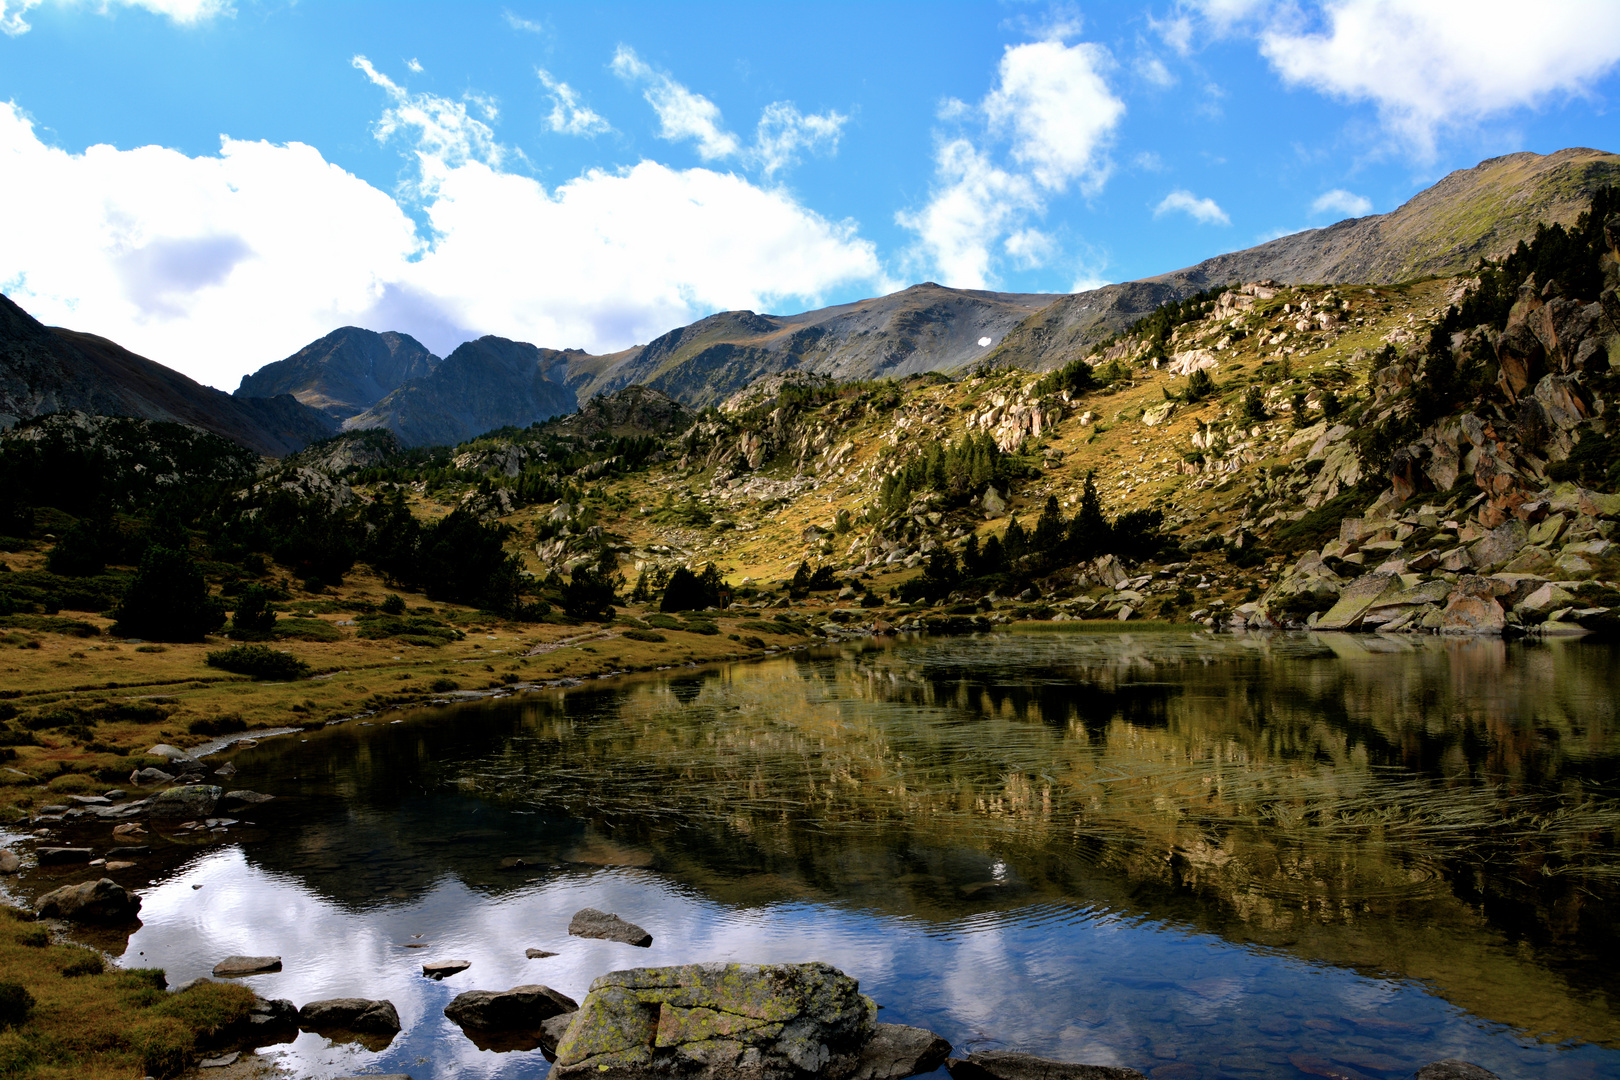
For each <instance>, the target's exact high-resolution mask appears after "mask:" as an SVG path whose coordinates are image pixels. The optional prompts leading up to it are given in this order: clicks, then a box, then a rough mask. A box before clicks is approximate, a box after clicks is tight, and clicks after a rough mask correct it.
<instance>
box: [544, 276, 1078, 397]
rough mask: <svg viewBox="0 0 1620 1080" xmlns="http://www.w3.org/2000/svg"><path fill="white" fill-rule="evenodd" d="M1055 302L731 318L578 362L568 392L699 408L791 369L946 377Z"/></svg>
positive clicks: (884, 301)
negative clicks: (650, 393)
mask: <svg viewBox="0 0 1620 1080" xmlns="http://www.w3.org/2000/svg"><path fill="white" fill-rule="evenodd" d="M1058 299H1059V296H1057V295H1055V294H1051V293H996V292H985V291H982V290H978V289H947V288H945V287H944V286H942V285H936V284H934V283H933V282H926V283H924V284H922V285H913V286H912V287H911V288H909V289H906V290H904V291H902V292H897V293H891V294H889V295H888V296H879V297H876V298H874V299H870V300H858V301H856V302H855V303H852V304H839V305H837V306H836V307H828V308H821V309H819V310H817V311H807V312H805V313H803V314H802V315H756V314H755V313H754V312H752V311H725V312H721V313H720V314H718V315H711V316H709V317H708V318H706V319H700V320H699V321H697V322H695V323H693V324H691V325H690V326H683V327H681V328H680V329H677V330H671V331H670V332H669V333H667V334H665V335H663V336H662V337H660V338H658V339H656V340H654V341H652V342H649V343H648V344H646V345H638V346H636V347H635V348H633V349H626V350H625V351H623V352H619V353H613V354H611V355H608V356H584V355H581V356H579V357H578V358H577V359H575V360H573V361H572V362H571V363H570V364H569V367H568V376H567V378H568V384H569V385H570V386H572V387H573V388H574V389H575V390H576V391H577V392H578V393H579V395H580V396H581V397H590V396H592V395H594V394H600V393H606V392H610V391H613V390H617V389H619V388H621V387H624V386H629V385H631V384H640V385H643V386H649V387H652V388H653V389H655V390H660V391H662V392H664V393H666V394H668V395H669V396H671V397H673V398H676V399H678V400H680V401H684V402H686V403H687V404H689V405H700V406H701V405H712V404H716V403H718V402H720V401H723V400H725V399H726V398H727V397H730V396H731V395H732V394H733V393H735V392H736V391H738V390H741V389H743V388H744V387H746V386H747V385H749V384H750V383H752V382H753V381H754V380H755V379H758V378H760V377H761V376H764V375H770V374H773V373H775V372H779V371H788V370H793V369H804V370H808V371H814V372H818V373H821V374H825V375H831V376H833V377H834V378H838V379H869V378H877V377H882V376H890V375H895V376H899V375H910V374H913V373H915V372H919V371H941V370H946V371H948V370H953V369H956V368H960V367H965V366H967V365H969V364H971V363H972V362H973V361H974V360H976V359H978V358H980V357H983V356H984V355H986V354H987V353H988V352H989V351H990V348H991V347H993V346H994V345H995V344H996V343H997V342H999V341H1000V340H1001V338H1002V336H1003V335H1004V334H1006V333H1007V331H1009V330H1011V329H1012V328H1013V327H1014V326H1017V325H1018V324H1019V323H1021V322H1022V321H1023V320H1024V319H1026V318H1027V317H1029V316H1030V315H1032V314H1034V313H1035V312H1038V311H1040V310H1041V309H1043V308H1045V307H1047V306H1049V305H1050V304H1052V303H1053V302H1054V301H1056V300H1058ZM984 339H988V341H987V342H986V344H983V345H981V344H979V342H980V341H981V340H984Z"/></svg>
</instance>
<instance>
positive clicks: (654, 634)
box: [623, 626, 669, 642]
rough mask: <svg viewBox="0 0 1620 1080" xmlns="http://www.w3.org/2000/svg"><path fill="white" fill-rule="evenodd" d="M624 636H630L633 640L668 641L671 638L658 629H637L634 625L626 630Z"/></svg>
mask: <svg viewBox="0 0 1620 1080" xmlns="http://www.w3.org/2000/svg"><path fill="white" fill-rule="evenodd" d="M623 636H624V637H626V638H628V639H629V640H631V641H651V642H658V641H668V640H669V638H667V637H665V636H664V635H663V634H660V633H659V632H658V631H656V630H637V629H636V628H635V627H633V626H632V627H631V628H630V629H628V630H626V631H624V633H623Z"/></svg>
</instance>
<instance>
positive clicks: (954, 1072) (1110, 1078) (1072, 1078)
mask: <svg viewBox="0 0 1620 1080" xmlns="http://www.w3.org/2000/svg"><path fill="white" fill-rule="evenodd" d="M945 1068H947V1069H949V1070H950V1074H951V1078H952V1080H1147V1078H1146V1077H1144V1076H1143V1075H1142V1074H1141V1073H1139V1072H1137V1071H1136V1070H1135V1069H1123V1068H1120V1067H1119V1066H1117V1065H1078V1064H1075V1063H1073V1062H1068V1061H1050V1060H1048V1059H1046V1058H1038V1057H1035V1056H1034V1055H1033V1054H1020V1053H1017V1052H1015V1051H1012V1050H986V1051H984V1052H982V1053H978V1054H969V1055H968V1056H967V1057H965V1058H951V1059H950V1060H949V1061H947V1062H946V1063H945Z"/></svg>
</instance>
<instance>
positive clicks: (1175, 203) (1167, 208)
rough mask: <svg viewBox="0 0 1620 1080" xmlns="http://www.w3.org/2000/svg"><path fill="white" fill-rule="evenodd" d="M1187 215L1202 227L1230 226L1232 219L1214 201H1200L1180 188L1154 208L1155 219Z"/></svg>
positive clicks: (1207, 199)
mask: <svg viewBox="0 0 1620 1080" xmlns="http://www.w3.org/2000/svg"><path fill="white" fill-rule="evenodd" d="M1171 213H1177V214H1186V215H1187V216H1188V217H1190V218H1192V219H1193V220H1194V221H1196V222H1198V223H1199V224H1200V225H1230V224H1232V219H1231V218H1229V217H1227V216H1226V211H1225V210H1222V209H1221V208H1220V205H1219V204H1218V203H1216V202H1215V200H1214V199H1209V198H1204V199H1200V198H1199V197H1198V196H1196V195H1194V194H1193V193H1192V192H1190V191H1186V190H1183V189H1180V188H1178V189H1177V190H1175V191H1172V192H1171V193H1170V194H1168V195H1166V196H1165V197H1164V198H1163V199H1161V200H1160V201H1159V205H1158V206H1155V207H1154V208H1153V216H1154V217H1163V216H1164V215H1165V214H1171Z"/></svg>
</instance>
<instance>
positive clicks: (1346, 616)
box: [1316, 574, 1405, 630]
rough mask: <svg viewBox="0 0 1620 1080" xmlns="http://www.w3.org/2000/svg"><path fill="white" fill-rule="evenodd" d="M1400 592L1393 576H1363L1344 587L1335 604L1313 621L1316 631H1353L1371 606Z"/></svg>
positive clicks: (1403, 586)
mask: <svg viewBox="0 0 1620 1080" xmlns="http://www.w3.org/2000/svg"><path fill="white" fill-rule="evenodd" d="M1404 591H1405V585H1404V583H1403V582H1402V581H1401V579H1400V577H1399V576H1397V575H1395V574H1363V575H1362V576H1361V577H1358V578H1356V580H1354V581H1352V582H1351V583H1350V584H1348V585H1346V586H1345V587H1344V589H1343V591H1341V592H1340V593H1339V599H1338V601H1337V602H1336V603H1335V604H1334V605H1333V606H1332V607H1331V608H1329V609H1328V611H1327V613H1326V614H1324V615H1323V616H1322V617H1321V618H1320V619H1318V620H1317V621H1316V629H1318V630H1354V629H1355V628H1356V627H1358V626H1360V625H1361V620H1362V618H1363V617H1364V616H1365V615H1366V614H1367V611H1368V609H1369V608H1371V607H1372V606H1373V605H1374V604H1375V603H1378V602H1379V601H1380V600H1382V599H1384V598H1385V597H1388V596H1394V595H1397V594H1399V593H1401V592H1404Z"/></svg>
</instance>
